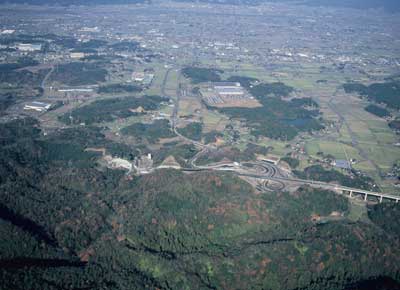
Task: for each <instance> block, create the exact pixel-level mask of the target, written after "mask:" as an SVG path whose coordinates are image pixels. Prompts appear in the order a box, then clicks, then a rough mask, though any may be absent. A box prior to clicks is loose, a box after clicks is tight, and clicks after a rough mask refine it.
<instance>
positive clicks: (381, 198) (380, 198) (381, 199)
mask: <svg viewBox="0 0 400 290" xmlns="http://www.w3.org/2000/svg"><path fill="white" fill-rule="evenodd" d="M382 201H383V195H381V196H380V197H379V203H382Z"/></svg>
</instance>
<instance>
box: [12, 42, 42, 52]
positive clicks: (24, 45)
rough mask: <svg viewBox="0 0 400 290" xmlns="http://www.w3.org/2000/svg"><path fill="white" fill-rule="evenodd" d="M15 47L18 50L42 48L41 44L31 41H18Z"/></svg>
mask: <svg viewBox="0 0 400 290" xmlns="http://www.w3.org/2000/svg"><path fill="white" fill-rule="evenodd" d="M17 49H18V50H20V51H39V50H41V49H42V45H41V44H32V43H19V44H18V45H17Z"/></svg>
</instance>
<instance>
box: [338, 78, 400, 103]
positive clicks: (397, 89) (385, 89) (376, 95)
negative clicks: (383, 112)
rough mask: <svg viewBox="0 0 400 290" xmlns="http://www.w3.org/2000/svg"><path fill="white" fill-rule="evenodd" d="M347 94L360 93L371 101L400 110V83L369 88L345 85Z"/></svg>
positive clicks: (353, 84)
mask: <svg viewBox="0 0 400 290" xmlns="http://www.w3.org/2000/svg"><path fill="white" fill-rule="evenodd" d="M343 88H344V90H345V92H346V93H358V94H360V95H361V96H363V97H366V98H368V99H369V100H371V101H373V102H376V103H382V104H385V105H387V106H388V107H389V108H393V109H397V110H399V109H400V82H398V81H389V82H385V83H374V84H371V85H369V86H366V85H363V84H360V83H347V84H344V85H343Z"/></svg>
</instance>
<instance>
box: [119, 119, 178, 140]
mask: <svg viewBox="0 0 400 290" xmlns="http://www.w3.org/2000/svg"><path fill="white" fill-rule="evenodd" d="M121 133H122V134H124V135H129V136H133V137H135V138H136V139H137V140H138V141H139V142H140V141H142V140H147V141H148V142H150V143H156V142H158V141H159V140H160V138H172V137H175V136H176V135H175V133H174V132H173V131H172V129H171V125H170V123H169V121H168V120H156V121H154V123H151V124H144V123H135V124H132V125H130V126H128V127H125V128H123V129H122V130H121Z"/></svg>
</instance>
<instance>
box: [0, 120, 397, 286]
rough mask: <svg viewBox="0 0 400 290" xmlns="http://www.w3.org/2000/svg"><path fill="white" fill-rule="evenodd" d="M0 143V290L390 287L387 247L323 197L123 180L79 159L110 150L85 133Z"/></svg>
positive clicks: (393, 251)
mask: <svg viewBox="0 0 400 290" xmlns="http://www.w3.org/2000/svg"><path fill="white" fill-rule="evenodd" d="M97 130H99V129H97ZM0 133H1V136H2V138H1V141H0V142H1V143H0V172H1V174H0V176H1V179H0V209H1V210H2V211H1V214H0V233H1V234H0V249H1V250H0V277H1V281H2V283H1V285H0V289H7V290H9V289H15V290H18V289H24V290H25V289H43V290H50V289H51V290H53V289H54V290H56V289H111V290H117V289H120V290H122V289H148V288H153V289H154V288H159V289H187V288H190V289H209V288H211V289H225V288H229V289H248V288H249V287H250V288H252V289H274V290H275V289H278V290H279V289H335V290H336V289H344V288H345V286H346V285H347V284H348V283H350V282H352V281H357V280H359V279H366V278H370V277H377V276H381V275H386V276H391V277H393V278H395V279H399V278H400V273H399V268H398V265H399V264H400V260H399V259H400V258H399V257H400V255H399V252H398V251H399V250H398V249H399V246H400V243H399V240H398V237H397V236H395V235H393V234H392V233H391V232H388V231H386V230H385V231H382V230H381V229H380V228H379V227H377V226H375V225H373V224H369V223H363V222H349V221H348V220H347V219H346V216H347V214H348V211H349V205H348V201H347V200H346V199H345V198H344V197H342V196H339V195H335V194H333V193H332V192H329V191H324V190H319V189H312V188H308V187H304V188H301V189H299V190H297V191H295V192H292V193H286V192H276V193H263V194H257V192H255V190H254V189H253V187H252V186H250V184H248V183H247V182H245V181H243V180H241V179H239V178H237V177H235V176H234V175H232V174H228V173H211V172H194V173H191V174H187V173H183V172H179V171H175V170H157V171H156V172H154V173H152V174H149V175H145V176H141V177H133V178H126V175H125V173H124V172H121V171H118V170H108V169H106V168H100V167H99V166H97V165H96V158H97V157H96V156H93V155H91V154H90V153H88V152H84V150H83V148H85V146H87V145H91V146H93V145H96V144H97V145H100V144H107V142H110V141H107V140H106V139H105V138H104V136H102V134H101V132H99V131H96V129H95V128H93V129H90V128H87V127H83V128H77V129H73V128H70V129H66V130H60V131H58V132H55V133H51V134H49V135H47V136H43V135H42V134H41V131H40V129H38V123H37V122H36V121H35V120H32V119H26V120H17V121H13V122H12V123H7V124H0ZM92 142H93V143H92ZM48 143H51V144H54V143H55V144H70V146H75V147H76V148H80V149H79V150H81V151H82V153H81V154H88V157H87V159H86V161H85V162H84V163H82V162H81V161H80V160H78V159H69V158H65V157H63V155H66V156H68V154H67V152H66V151H68V150H70V147H69V146H62V147H61V150H60V152H59V157H57V158H56V159H53V161H51V162H49V161H48V159H47V158H44V157H45V156H47V154H48V153H47V149H45V148H46V146H43V145H44V144H48ZM172 147H173V146H172V145H171V148H172ZM63 148H64V149H63ZM166 154H168V153H166ZM82 156H83V155H82ZM189 156H190V155H188V156H187V157H189ZM54 157H56V156H55V155H54ZM338 215H339V218H338ZM335 217H336V218H335ZM378 226H380V224H378ZM381 253H385V255H382V254H381Z"/></svg>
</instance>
